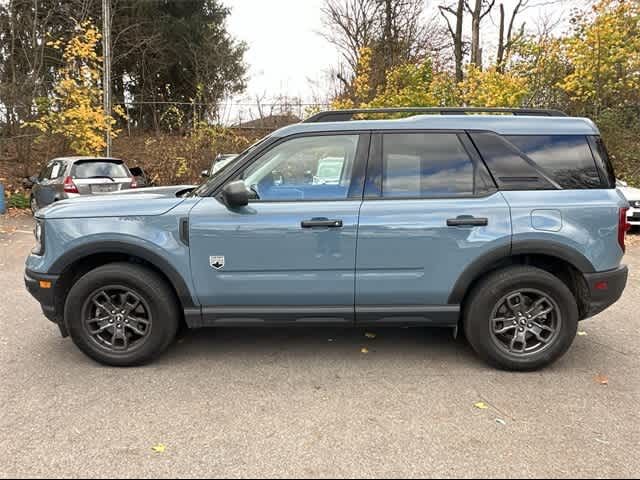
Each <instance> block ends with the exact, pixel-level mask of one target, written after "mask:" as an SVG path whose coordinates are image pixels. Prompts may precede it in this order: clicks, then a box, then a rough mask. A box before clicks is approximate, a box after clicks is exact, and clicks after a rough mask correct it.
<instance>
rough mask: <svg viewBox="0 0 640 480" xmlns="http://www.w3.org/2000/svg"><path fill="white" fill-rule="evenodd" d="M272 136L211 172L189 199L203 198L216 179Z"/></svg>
mask: <svg viewBox="0 0 640 480" xmlns="http://www.w3.org/2000/svg"><path fill="white" fill-rule="evenodd" d="M269 138H270V136H267V137H264V138H262V139H261V140H258V141H257V142H256V143H254V144H253V145H251V146H250V147H249V148H247V149H246V150H245V151H244V152H242V153H241V154H240V155H238V156H237V157H235V158H233V159H231V160H229V161H227V163H225V164H224V165H222V166H220V167H219V168H218V169H212V172H211V176H210V177H209V178H208V179H207V180H206V181H205V182H204V183H202V184H201V185H200V186H199V187H198V188H196V189H194V190H193V191H192V192H191V193H190V194H189V195H187V196H189V197H192V196H193V197H200V196H202V195H203V194H204V193H205V192H207V191H208V190H209V184H210V183H211V182H212V181H214V180H215V179H217V178H218V176H219V175H220V174H221V173H224V172H226V171H228V170H229V168H230V167H231V166H232V165H236V164H237V163H238V161H240V160H242V159H244V158H245V157H246V156H247V155H249V154H250V153H251V152H253V151H254V150H255V149H256V148H258V146H259V145H261V144H262V143H264V142H266V141H267V139H269ZM216 163H217V162H216Z"/></svg>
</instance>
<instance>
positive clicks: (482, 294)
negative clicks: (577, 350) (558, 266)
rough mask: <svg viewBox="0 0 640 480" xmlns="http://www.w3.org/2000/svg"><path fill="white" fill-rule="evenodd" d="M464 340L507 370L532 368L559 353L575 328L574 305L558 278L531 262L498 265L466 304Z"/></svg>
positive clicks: (553, 359)
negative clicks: (533, 265) (505, 265)
mask: <svg viewBox="0 0 640 480" xmlns="http://www.w3.org/2000/svg"><path fill="white" fill-rule="evenodd" d="M464 329H465V333H466V335H467V339H468V340H469V343H470V344H471V346H472V347H473V349H474V350H475V351H476V353H477V354H478V355H479V356H480V357H482V358H483V359H484V360H486V361H487V362H489V363H491V364H492V365H495V366H497V367H499V368H503V369H506V370H520V371H529V370H537V369H539V368H542V367H545V366H547V365H549V364H551V363H552V362H553V361H555V360H556V359H558V358H559V357H561V356H562V355H563V354H564V353H565V352H566V351H567V350H568V349H569V347H570V346H571V343H572V342H573V340H574V338H575V336H576V332H577V329H578V307H577V305H576V301H575V298H574V296H573V294H572V293H571V291H570V290H569V288H568V287H567V286H566V285H565V284H564V282H562V281H561V280H560V279H559V278H557V277H555V276H554V275H552V274H550V273H549V272H546V271H545V270H541V269H539V268H535V267H530V266H514V267H509V268H505V269H504V270H499V271H497V272H494V273H492V274H490V275H489V276H488V277H487V278H485V279H484V280H482V281H481V282H480V284H479V285H477V286H476V287H475V288H474V290H473V291H472V292H471V294H470V297H469V300H468V302H467V304H466V307H465V318H464Z"/></svg>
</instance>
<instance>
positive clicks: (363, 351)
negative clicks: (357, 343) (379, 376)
mask: <svg viewBox="0 0 640 480" xmlns="http://www.w3.org/2000/svg"><path fill="white" fill-rule="evenodd" d="M360 352H361V353H369V349H368V348H364V347H362V349H361V350H360Z"/></svg>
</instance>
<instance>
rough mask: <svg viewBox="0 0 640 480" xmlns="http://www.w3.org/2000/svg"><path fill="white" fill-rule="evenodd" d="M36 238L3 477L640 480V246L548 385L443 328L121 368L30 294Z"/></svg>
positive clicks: (5, 417) (10, 255)
mask: <svg viewBox="0 0 640 480" xmlns="http://www.w3.org/2000/svg"><path fill="white" fill-rule="evenodd" d="M31 228H32V224H31V219H30V218H29V217H26V216H15V217H11V218H9V217H7V216H3V217H0V271H2V273H3V274H2V275H1V276H0V292H2V293H1V295H2V297H1V299H2V301H1V302H0V379H1V381H0V477H3V478H11V477H16V476H19V477H23V476H28V477H52V478H53V477H64V478H66V477H100V478H103V477H127V478H138V477H175V476H178V477H196V476H211V477H234V478H235V477H253V476H260V477H336V476H337V477H363V476H376V477H489V476H491V477H493V476H508V477H519V478H522V477H526V478H529V477H545V478H548V477H568V476H570V477H585V478H586V477H589V478H594V477H616V478H627V477H628V478H631V477H633V478H637V476H638V474H639V473H640V418H639V417H640V409H639V408H638V405H640V368H639V367H640V342H639V341H638V337H637V332H638V331H639V330H640V315H639V314H638V310H636V309H637V308H638V305H639V304H640V281H639V279H640V273H638V272H640V241H638V240H637V238H636V239H633V243H634V244H636V245H634V246H632V247H631V248H630V252H629V253H628V255H627V257H626V262H627V263H628V264H629V265H630V266H631V268H632V270H631V279H630V282H629V286H628V287H627V290H626V292H625V294H624V297H623V299H622V300H621V301H620V302H619V303H618V304H616V305H615V306H614V307H612V308H611V309H609V310H608V311H606V312H605V313H603V314H601V315H599V316H598V317H596V318H594V319H592V320H589V321H587V322H585V323H583V324H581V327H580V328H581V330H582V331H583V334H582V335H581V336H579V337H578V338H577V339H576V341H575V344H574V346H573V347H572V349H571V350H570V352H569V353H568V354H567V355H566V356H565V357H564V358H563V359H561V360H560V361H559V362H557V363H556V364H555V365H553V366H552V367H551V368H549V369H547V370H544V371H542V372H537V373H530V374H516V373H505V372H500V371H496V370H493V369H491V368H488V367H486V366H485V365H484V364H482V363H481V362H480V361H478V360H477V359H476V358H475V357H474V355H473V353H472V352H471V351H470V349H469V347H468V346H467V345H466V344H465V342H463V341H454V340H453V339H452V338H451V333H450V332H449V331H446V330H429V329H377V330H374V331H373V332H372V333H375V334H376V338H368V337H367V336H365V333H368V332H367V331H364V330H361V329H354V330H340V329H326V328H308V329H276V330H266V329H262V330H246V329H245V330H243V329H220V330H205V331H192V332H186V333H185V334H184V335H183V336H182V337H181V338H180V339H179V341H178V342H177V343H176V344H175V345H174V346H173V347H172V348H171V349H170V351H169V352H168V354H167V355H165V356H163V357H162V358H161V359H160V360H159V361H157V362H156V363H154V364H152V365H150V366H147V367H144V368H132V369H113V368H106V367H102V366H99V365H97V364H95V363H94V362H92V361H91V360H89V359H88V358H86V357H84V356H83V355H82V354H81V353H80V352H79V351H78V350H77V349H76V348H75V347H74V346H73V344H72V343H71V341H69V340H64V339H62V338H60V336H59V334H58V332H57V327H55V326H54V325H53V324H51V323H49V322H48V321H47V320H46V319H45V318H44V317H43V316H42V314H41V313H40V310H39V306H38V304H37V303H36V301H35V300H33V299H32V298H31V297H30V296H29V295H28V293H27V292H26V290H25V288H24V286H23V281H22V274H23V261H24V258H25V256H26V255H27V252H28V251H29V249H30V248H31V246H32V243H33V242H32V235H31V233H30V231H31ZM363 347H365V348H367V349H368V353H362V350H361V349H362V348H363ZM605 379H606V380H607V381H608V384H606V385H604V384H603V382H604V380H605ZM478 402H484V403H485V404H486V406H487V407H488V408H486V409H479V408H477V407H476V406H474V405H475V404H477V403H478ZM159 445H164V451H159V452H156V451H154V450H153V447H156V446H159ZM159 450H162V448H159Z"/></svg>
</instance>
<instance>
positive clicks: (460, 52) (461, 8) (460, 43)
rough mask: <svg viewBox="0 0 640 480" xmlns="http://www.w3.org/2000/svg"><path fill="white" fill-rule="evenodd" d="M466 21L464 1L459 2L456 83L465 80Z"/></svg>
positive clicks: (455, 46)
mask: <svg viewBox="0 0 640 480" xmlns="http://www.w3.org/2000/svg"><path fill="white" fill-rule="evenodd" d="M463 21H464V0H458V8H457V9H456V33H455V39H454V56H455V60H456V81H458V82H461V81H462V80H463V79H464V73H463V70H462V61H463V38H462V24H463Z"/></svg>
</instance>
